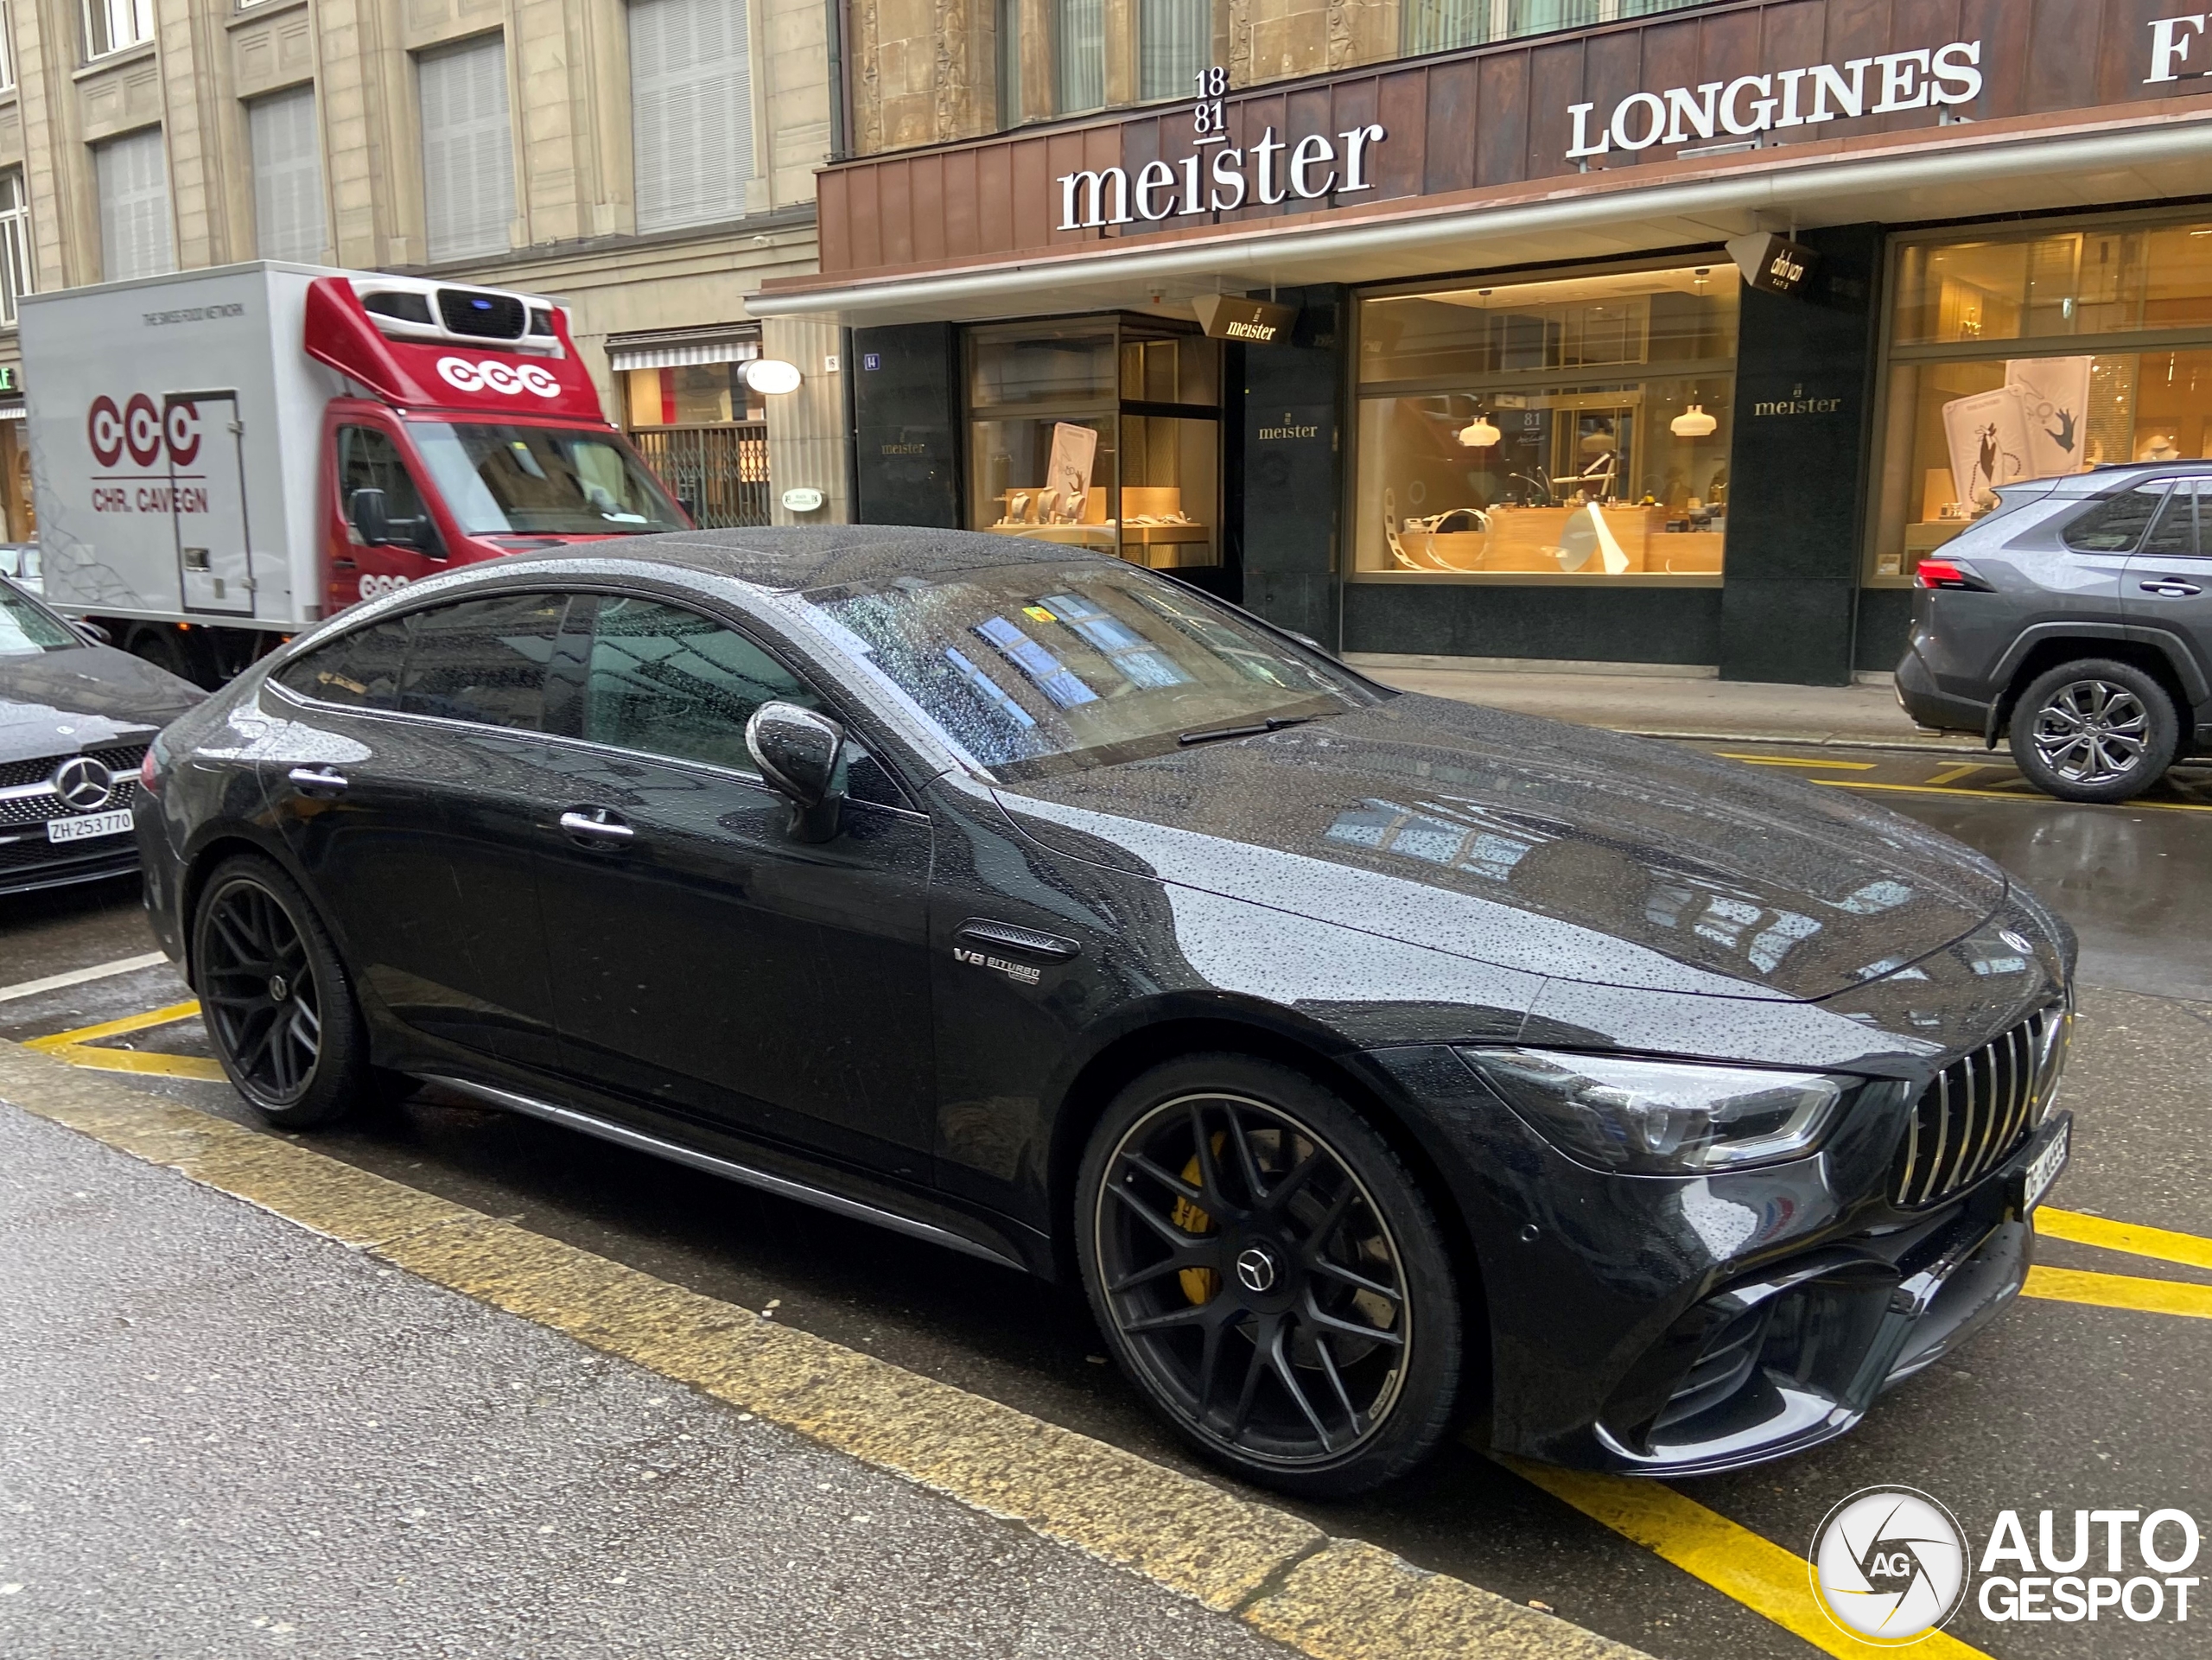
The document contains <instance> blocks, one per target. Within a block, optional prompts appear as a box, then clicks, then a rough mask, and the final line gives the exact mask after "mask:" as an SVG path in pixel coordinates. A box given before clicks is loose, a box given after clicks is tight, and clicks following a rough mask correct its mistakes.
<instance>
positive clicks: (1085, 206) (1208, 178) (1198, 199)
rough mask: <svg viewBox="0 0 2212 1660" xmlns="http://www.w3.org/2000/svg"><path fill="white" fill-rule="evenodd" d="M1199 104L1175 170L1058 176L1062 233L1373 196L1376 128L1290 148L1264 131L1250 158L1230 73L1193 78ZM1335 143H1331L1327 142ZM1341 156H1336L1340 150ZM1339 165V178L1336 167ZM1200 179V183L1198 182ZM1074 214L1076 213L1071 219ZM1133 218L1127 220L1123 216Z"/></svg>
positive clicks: (1148, 167) (1316, 135) (1215, 70)
mask: <svg viewBox="0 0 2212 1660" xmlns="http://www.w3.org/2000/svg"><path fill="white" fill-rule="evenodd" d="M1196 80H1197V82H1198V102H1197V104H1196V105H1193V106H1192V112H1191V124H1192V128H1193V129H1195V136H1194V137H1192V141H1191V143H1192V154H1190V155H1188V156H1184V157H1183V159H1182V161H1181V162H1180V164H1179V165H1173V166H1171V165H1170V164H1169V163H1167V162H1161V161H1152V162H1146V163H1145V164H1144V165H1143V166H1142V167H1141V168H1139V169H1137V173H1136V177H1135V180H1132V179H1131V178H1130V176H1129V175H1128V171H1127V170H1126V169H1122V168H1118V167H1105V168H1088V169H1078V170H1077V171H1076V172H1073V173H1065V174H1063V175H1060V177H1059V179H1058V185H1059V187H1060V229H1062V230H1063V231H1081V230H1088V229H1091V228H1093V227H1100V226H1109V225H1134V224H1135V223H1136V222H1137V221H1138V220H1140V219H1141V220H1143V221H1145V222H1147V223H1152V222H1154V221H1156V220H1160V219H1172V218H1177V217H1180V216H1182V215H1184V214H1189V213H1234V212H1236V209H1238V208H1240V207H1243V206H1244V204H1245V203H1246V202H1248V201H1254V202H1257V203H1259V204H1260V205H1261V206H1262V207H1275V206H1277V205H1279V204H1280V203H1282V202H1286V201H1289V200H1293V199H1294V198H1295V199H1296V200H1300V201H1313V200H1317V199H1318V198H1319V197H1322V196H1326V195H1328V194H1331V193H1332V192H1333V193H1335V194H1339V195H1349V194H1351V193H1352V192H1353V191H1356V190H1372V189H1373V188H1375V187H1374V186H1373V185H1372V184H1370V183H1369V182H1368V178H1367V147H1368V146H1369V145H1370V144H1379V143H1382V142H1383V139H1384V138H1386V137H1389V134H1387V133H1386V132H1384V131H1383V127H1382V125H1381V124H1379V123H1376V122H1369V123H1367V124H1363V125H1361V126H1357V127H1354V128H1352V129H1351V130H1349V131H1346V132H1339V133H1333V134H1332V133H1320V132H1309V133H1306V134H1305V135H1304V136H1303V137H1300V138H1299V139H1298V141H1297V142H1296V143H1292V142H1290V141H1289V140H1287V139H1281V138H1277V137H1275V130H1274V128H1273V127H1269V128H1268V129H1267V130H1265V131H1264V132H1263V133H1262V134H1261V136H1260V137H1259V139H1258V140H1257V141H1256V142H1255V143H1254V144H1253V145H1252V146H1251V149H1250V153H1249V155H1248V154H1247V153H1246V152H1245V151H1244V150H1242V149H1238V148H1237V147H1236V145H1234V144H1232V143H1230V139H1229V134H1228V132H1227V130H1225V129H1226V126H1227V119H1226V117H1225V115H1224V111H1223V107H1222V98H1223V94H1224V93H1225V92H1227V91H1228V90H1229V71H1228V70H1226V69H1224V68H1223V67H1221V66H1220V65H1219V64H1216V65H1214V66H1213V67H1211V69H1202V70H1200V71H1199V72H1198V75H1197V77H1196ZM1332 139H1333V140H1334V141H1335V142H1333V143H1332ZM1338 144H1341V145H1342V146H1343V148H1342V149H1338ZM1339 162H1341V163H1342V170H1341V173H1340V172H1339V170H1338V163H1339ZM1201 175H1203V182H1201ZM1078 207H1080V208H1081V210H1082V211H1081V213H1077V208H1078ZM1132 207H1134V208H1135V210H1136V211H1135V213H1131V212H1130V211H1129V210H1130V209H1131V208H1132Z"/></svg>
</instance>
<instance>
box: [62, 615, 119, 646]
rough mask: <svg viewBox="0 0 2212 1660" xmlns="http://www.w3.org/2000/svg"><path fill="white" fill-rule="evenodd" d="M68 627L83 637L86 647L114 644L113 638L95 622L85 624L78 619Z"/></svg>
mask: <svg viewBox="0 0 2212 1660" xmlns="http://www.w3.org/2000/svg"><path fill="white" fill-rule="evenodd" d="M69 626H71V627H72V628H73V629H75V630H76V631H77V632H78V633H79V634H81V635H82V636H83V637H84V639H85V643H86V645H88V646H112V645H114V644H115V636H114V635H113V634H111V633H108V631H107V630H106V629H105V628H103V627H101V626H99V624H98V623H96V622H86V621H84V620H81V619H79V620H78V621H75V622H73V623H71V624H70V625H69Z"/></svg>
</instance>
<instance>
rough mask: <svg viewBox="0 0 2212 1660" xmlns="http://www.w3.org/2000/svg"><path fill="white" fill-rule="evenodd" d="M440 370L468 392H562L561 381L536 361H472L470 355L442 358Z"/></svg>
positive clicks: (448, 381) (450, 382) (542, 394)
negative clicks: (469, 358) (519, 362)
mask: <svg viewBox="0 0 2212 1660" xmlns="http://www.w3.org/2000/svg"><path fill="white" fill-rule="evenodd" d="M438 372H439V374H441V375H442V376H443V377H444V378H445V381H446V384H447V385H449V386H456V387H458V388H460V389H461V391H465V392H501V393H504V394H505V395H506V396H507V397H509V398H512V397H514V396H515V395H516V394H517V393H518V392H536V393H537V395H538V396H539V397H540V398H558V397H559V396H560V395H561V383H560V382H559V381H557V380H556V379H555V378H553V376H552V375H551V373H550V372H548V371H546V370H544V369H541V368H539V367H538V366H537V365H536V364H535V363H523V364H514V363H502V362H500V361H499V359H497V358H486V359H484V360H483V361H482V362H481V363H471V362H470V361H469V360H468V359H467V358H440V359H438Z"/></svg>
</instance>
